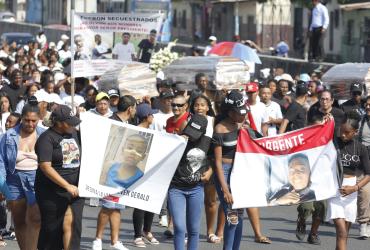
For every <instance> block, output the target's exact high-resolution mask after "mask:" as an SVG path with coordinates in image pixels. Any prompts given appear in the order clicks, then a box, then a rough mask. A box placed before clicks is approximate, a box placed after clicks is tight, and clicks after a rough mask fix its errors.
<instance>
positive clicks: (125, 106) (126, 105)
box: [92, 95, 136, 250]
mask: <svg viewBox="0 0 370 250" xmlns="http://www.w3.org/2000/svg"><path fill="white" fill-rule="evenodd" d="M117 109H118V111H117V112H116V113H114V114H113V115H112V116H111V117H110V119H112V120H116V121H119V122H123V123H130V121H132V119H133V117H134V116H135V114H136V100H135V98H134V97H133V96H130V95H125V96H121V97H120V99H119V101H118V105H117ZM114 185H116V184H114ZM101 201H102V208H101V210H100V212H99V215H98V221H97V225H96V235H95V240H94V241H93V243H92V249H93V250H101V249H103V248H102V244H103V243H102V238H103V232H104V227H105V225H106V224H107V223H108V221H109V222H110V227H111V228H110V229H111V232H110V234H111V247H112V248H113V249H120V250H125V249H127V248H126V247H124V246H123V244H122V242H121V241H119V230H120V224H121V210H122V209H124V208H125V206H123V205H121V204H119V203H116V202H112V201H109V200H107V199H102V200H101Z"/></svg>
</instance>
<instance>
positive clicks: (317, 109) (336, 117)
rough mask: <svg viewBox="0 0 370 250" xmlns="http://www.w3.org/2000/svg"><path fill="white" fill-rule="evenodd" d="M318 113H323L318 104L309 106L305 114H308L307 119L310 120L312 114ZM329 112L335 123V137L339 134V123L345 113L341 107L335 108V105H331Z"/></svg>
mask: <svg viewBox="0 0 370 250" xmlns="http://www.w3.org/2000/svg"><path fill="white" fill-rule="evenodd" d="M318 113H321V114H323V113H322V112H321V111H320V106H319V105H314V106H311V108H310V109H309V110H308V115H307V116H308V120H311V117H312V116H314V115H316V114H318ZM330 114H331V115H332V116H333V118H334V123H335V127H334V136H335V137H338V136H339V129H340V125H341V124H342V123H343V122H344V120H345V119H346V115H345V114H344V112H343V111H342V110H341V109H339V108H336V107H332V109H331V111H330Z"/></svg>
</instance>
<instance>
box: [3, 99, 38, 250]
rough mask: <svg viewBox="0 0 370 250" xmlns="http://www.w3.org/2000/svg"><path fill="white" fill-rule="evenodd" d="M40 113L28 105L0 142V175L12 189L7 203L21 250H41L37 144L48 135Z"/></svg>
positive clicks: (36, 108)
mask: <svg viewBox="0 0 370 250" xmlns="http://www.w3.org/2000/svg"><path fill="white" fill-rule="evenodd" d="M39 112H40V110H39V108H38V106H37V104H26V105H25V106H24V107H23V110H22V118H21V124H19V125H17V126H16V127H14V128H12V129H9V130H8V131H7V132H6V133H5V134H4V135H3V136H2V137H1V141H0V176H3V177H5V178H6V185H7V186H8V188H9V192H8V195H7V197H6V200H7V204H8V208H9V209H10V211H11V213H12V215H13V218H14V228H15V233H16V235H17V242H18V246H19V248H20V249H21V250H23V249H36V248H37V238H38V235H39V230H40V211H39V206H38V205H37V203H36V197H35V188H34V186H35V185H34V182H35V176H36V169H37V154H36V152H35V143H36V140H37V138H38V137H39V136H40V135H41V134H42V133H43V132H44V129H42V128H41V127H38V126H37V124H38V121H39Z"/></svg>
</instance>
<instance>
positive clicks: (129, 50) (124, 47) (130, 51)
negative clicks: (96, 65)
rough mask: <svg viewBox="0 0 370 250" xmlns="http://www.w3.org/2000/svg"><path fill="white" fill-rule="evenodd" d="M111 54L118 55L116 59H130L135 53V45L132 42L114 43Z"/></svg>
mask: <svg viewBox="0 0 370 250" xmlns="http://www.w3.org/2000/svg"><path fill="white" fill-rule="evenodd" d="M112 54H114V55H117V56H118V60H122V61H129V62H131V61H132V55H135V47H134V45H133V44H132V43H127V44H123V43H117V44H116V45H114V48H113V51H112Z"/></svg>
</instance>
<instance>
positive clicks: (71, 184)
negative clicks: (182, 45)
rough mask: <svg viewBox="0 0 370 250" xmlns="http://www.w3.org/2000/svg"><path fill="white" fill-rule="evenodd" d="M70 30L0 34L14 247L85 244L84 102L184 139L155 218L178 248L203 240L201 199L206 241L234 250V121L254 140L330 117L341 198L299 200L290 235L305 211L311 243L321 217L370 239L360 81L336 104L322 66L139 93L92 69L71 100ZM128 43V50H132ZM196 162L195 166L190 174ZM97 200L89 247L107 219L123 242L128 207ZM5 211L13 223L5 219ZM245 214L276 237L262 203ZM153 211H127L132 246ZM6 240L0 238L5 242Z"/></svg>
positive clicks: (145, 239) (368, 132)
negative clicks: (52, 37)
mask: <svg viewBox="0 0 370 250" xmlns="http://www.w3.org/2000/svg"><path fill="white" fill-rule="evenodd" d="M41 35H42V34H41ZM41 35H40V36H41ZM124 36H126V37H123V38H124V39H126V40H127V39H129V36H128V34H126V33H125V34H124ZM127 36H128V37H127ZM68 39H69V38H68V37H67V36H64V37H62V40H61V41H60V42H59V43H58V47H59V48H56V47H57V46H56V45H55V43H54V44H52V43H49V44H47V43H43V44H41V42H35V43H30V44H28V45H27V46H17V45H16V44H11V45H7V44H3V45H2V47H1V51H0V77H1V86H0V87H1V89H0V103H1V139H0V178H1V179H0V180H2V182H1V192H2V194H1V207H0V215H1V218H0V219H1V221H0V229H1V235H2V237H4V238H8V239H9V238H11V237H13V239H15V238H16V240H17V242H18V245H19V248H20V249H22V250H23V249H32V250H33V249H40V250H43V249H50V250H57V249H79V248H80V239H81V233H82V230H83V229H82V212H83V206H84V203H85V202H84V199H83V198H80V197H79V195H78V188H77V184H78V178H79V167H80V155H81V154H80V152H81V146H83V145H81V142H80V137H79V133H78V130H77V129H76V128H78V125H79V123H80V119H79V118H78V115H79V114H80V113H81V112H91V113H93V114H96V115H99V116H103V117H106V118H107V119H114V120H116V121H119V122H122V123H129V124H133V125H137V126H140V127H143V128H147V129H153V130H157V131H162V132H163V133H174V134H178V135H180V136H184V137H185V138H186V139H187V141H188V142H187V146H186V149H185V152H184V154H183V155H182V157H181V160H180V163H179V165H178V167H177V170H176V172H175V175H174V176H173V179H172V181H171V184H170V187H169V190H168V196H167V199H166V201H165V202H164V205H163V209H162V211H161V214H160V223H161V224H162V225H163V226H164V227H167V230H166V231H165V232H164V233H165V235H167V236H168V237H173V239H174V248H175V249H177V250H182V249H185V248H187V249H189V250H194V249H198V242H199V234H200V223H201V216H202V214H203V209H204V210H205V214H206V223H207V241H208V242H209V243H214V244H223V249H225V250H231V249H232V250H236V249H239V247H240V242H241V238H242V233H243V228H242V227H243V217H244V216H243V214H244V210H243V209H237V210H234V209H232V207H231V205H232V203H233V195H232V192H231V190H230V185H229V184H230V178H229V177H230V173H231V171H232V168H233V158H234V155H235V151H236V145H237V138H238V134H239V131H240V130H242V129H247V130H248V131H249V132H250V135H251V136H253V137H254V138H260V137H264V136H274V135H277V134H281V133H285V132H288V131H293V130H297V129H301V128H304V127H305V126H308V125H312V124H318V123H323V122H326V121H327V120H329V119H333V120H334V122H335V132H334V137H335V138H334V141H335V145H336V148H337V152H338V169H339V170H340V171H339V172H340V173H341V180H342V183H341V185H340V188H339V190H338V196H337V197H334V198H332V199H329V200H327V201H315V202H307V203H303V204H301V205H299V206H298V208H297V210H298V216H297V229H296V236H297V238H298V239H300V240H304V238H305V236H306V220H307V218H308V217H309V216H312V221H313V223H312V226H311V229H310V230H309V233H308V237H307V241H308V243H310V244H316V245H319V244H320V237H319V232H320V230H319V226H320V224H321V223H322V222H323V221H324V220H326V219H327V220H333V221H334V224H335V229H336V233H337V240H336V242H337V248H336V249H338V250H342V249H346V244H347V237H348V231H349V229H350V226H351V223H354V222H356V221H357V222H358V223H360V232H359V236H360V237H361V238H363V239H367V238H369V237H370V208H369V206H370V184H368V182H369V180H370V163H369V153H368V148H370V123H369V117H370V97H366V99H363V97H364V96H363V94H364V86H363V85H362V84H360V83H356V82H355V83H353V84H352V85H351V94H352V98H351V99H350V100H348V101H346V102H344V103H341V104H339V103H338V101H337V100H335V99H334V96H333V94H332V93H331V92H330V90H327V89H325V87H324V85H323V84H322V82H321V81H320V76H321V75H320V73H319V72H313V73H311V74H310V75H309V74H302V75H299V76H296V77H294V79H293V77H292V76H290V75H289V74H287V73H284V71H283V70H282V69H274V70H271V74H270V76H269V77H268V78H267V79H265V80H264V81H263V82H258V81H251V82H249V83H245V84H244V85H243V88H242V89H237V90H216V89H215V87H214V85H213V83H212V82H211V81H209V79H208V77H207V75H205V74H202V73H199V74H197V75H196V77H195V80H194V82H195V86H194V88H193V89H192V90H191V91H183V90H181V89H178V88H177V87H176V83H172V82H169V81H168V80H166V79H165V78H163V77H162V78H158V79H157V89H158V93H159V95H158V96H144V97H142V98H139V99H138V98H135V97H133V96H130V95H124V96H121V95H120V92H119V90H118V89H115V88H113V89H110V90H107V91H106V92H103V91H101V90H99V78H98V77H96V78H92V79H87V78H76V79H75V84H76V88H75V92H76V95H75V96H74V103H77V107H72V97H71V87H72V84H71V77H70V74H69V72H67V71H64V70H63V68H66V67H67V66H68V63H69V60H68V58H70V57H71V54H70V51H69V49H68V43H67V41H68ZM40 41H42V40H40ZM147 42H149V43H150V40H147ZM123 43H124V42H123ZM126 44H127V43H126ZM115 51H119V49H118V48H117V49H116V50H115ZM128 51H129V52H128V53H130V54H129V55H128V57H132V58H134V56H135V54H134V53H133V52H132V51H131V50H128ZM68 52H69V53H68ZM77 53H78V51H77ZM120 53H121V52H117V56H120ZM122 53H125V52H124V51H122ZM147 53H149V52H148V51H147ZM126 56H127V55H126ZM139 57H140V55H138V58H139ZM73 111H75V112H76V113H77V114H76V115H74V112H73ZM130 147H131V148H130V149H131V150H133V151H135V152H136V154H138V155H141V154H142V152H141V151H142V143H141V141H140V138H133V139H132V142H131V146H130ZM198 163H201V166H200V167H199V168H198V169H197V170H196V171H195V172H193V171H192V169H193V165H194V164H198ZM122 185H124V184H122ZM5 200H6V202H5ZM218 200H219V202H218ZM94 204H95V203H94V202H93V200H92V202H91V205H94ZM98 204H99V205H100V206H101V209H100V212H99V214H98V217H97V227H96V239H95V240H94V241H93V242H92V249H94V250H99V249H102V248H103V246H102V238H103V231H104V228H105V226H106V225H107V223H108V222H109V224H110V236H111V248H112V249H127V248H126V247H125V246H123V243H122V242H121V241H120V239H119V232H120V224H121V210H122V209H124V207H123V206H121V205H119V204H117V203H114V202H112V201H110V200H108V199H101V201H100V202H99V203H98ZM7 209H9V211H10V212H11V215H12V220H11V221H7ZM246 213H247V215H248V218H249V220H250V223H251V225H252V228H253V231H254V235H255V241H256V242H258V243H262V244H271V243H272V242H271V240H270V239H269V238H268V237H267V236H265V235H264V234H263V233H262V225H261V223H260V216H259V209H258V208H247V209H246ZM153 219H154V214H153V213H150V212H147V211H143V210H140V209H134V210H133V214H132V221H133V226H134V231H135V232H134V235H133V243H134V246H135V247H139V248H145V247H146V244H154V245H157V244H160V242H159V241H158V240H157V239H156V238H155V236H154V235H153V234H152V232H151V226H152V223H153ZM9 224H10V225H11V226H10V228H9V227H8V225H9ZM5 245H6V243H5V241H4V240H3V239H2V238H1V240H0V246H5Z"/></svg>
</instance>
